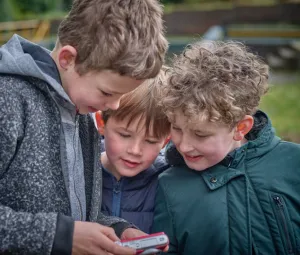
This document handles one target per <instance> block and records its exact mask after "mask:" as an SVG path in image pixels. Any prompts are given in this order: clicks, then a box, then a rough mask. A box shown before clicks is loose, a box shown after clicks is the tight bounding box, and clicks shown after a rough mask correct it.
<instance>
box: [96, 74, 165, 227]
mask: <svg viewBox="0 0 300 255" xmlns="http://www.w3.org/2000/svg"><path fill="white" fill-rule="evenodd" d="M163 79H164V74H163V71H162V73H161V75H160V76H159V77H158V78H156V79H153V80H149V81H147V82H145V83H144V84H142V85H141V86H139V87H138V88H137V89H135V90H134V91H132V92H130V93H128V94H126V95H124V96H123V97H122V99H121V101H120V107H119V108H118V110H115V111H112V110H107V111H104V112H103V113H102V119H103V124H104V126H103V127H101V123H102V122H101V121H98V123H99V125H98V128H99V130H102V129H103V131H101V133H102V134H103V135H104V136H105V139H104V141H105V142H104V143H105V144H104V146H105V151H104V152H103V153H102V154H101V163H102V167H103V170H104V171H103V172H102V174H103V190H102V212H103V213H104V214H106V215H111V216H117V217H121V218H123V219H126V220H128V221H129V222H132V223H133V224H135V225H136V226H137V227H138V228H139V229H141V230H142V231H144V232H146V233H150V230H151V226H152V222H153V211H154V198H155V193H156V188H157V178H158V175H159V174H160V173H161V172H162V171H164V170H165V169H167V167H168V165H167V164H166V162H165V160H164V155H163V153H162V152H161V153H160V151H161V149H162V147H163V145H164V143H165V141H166V139H167V137H168V135H169V133H170V123H169V121H168V119H167V117H166V115H164V114H163V112H162V109H161V107H160V106H158V105H157V103H156V102H155V98H156V97H157V95H156V91H157V86H160V83H161V82H162V80H163ZM96 114H100V113H99V112H97V113H96ZM98 120H99V118H98Z"/></svg>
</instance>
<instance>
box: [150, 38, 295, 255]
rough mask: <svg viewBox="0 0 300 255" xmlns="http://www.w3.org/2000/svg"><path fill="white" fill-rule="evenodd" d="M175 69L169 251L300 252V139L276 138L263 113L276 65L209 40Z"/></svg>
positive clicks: (160, 204)
mask: <svg viewBox="0 0 300 255" xmlns="http://www.w3.org/2000/svg"><path fill="white" fill-rule="evenodd" d="M169 74H170V78H169V81H168V84H167V85H166V86H165V88H164V93H163V95H164V97H163V98H162V103H163V105H164V107H165V110H166V113H167V115H168V117H169V119H170V121H171V139H172V142H173V143H174V145H175V147H173V146H169V148H168V150H167V158H168V159H169V163H170V164H171V165H173V166H172V167H171V169H169V170H167V171H165V172H164V173H163V174H162V175H161V176H160V179H159V188H158V194H157V200H156V207H155V216H154V231H164V232H166V233H167V234H168V236H169V238H170V249H169V253H170V254H189V255H192V254H197V255H202V254H203V255H204V254H231V255H232V254H297V253H299V251H300V250H299V247H300V246H299V244H300V241H299V240H300V224H299V223H300V214H299V208H300V196H299V193H300V186H299V185H298V184H299V183H300V173H299V168H300V146H299V145H298V144H294V143H290V142H285V141H282V140H280V138H278V137H276V136H275V134H274V129H273V128H272V125H271V121H270V119H269V118H268V116H267V115H266V114H265V113H263V112H262V111H259V110H258V106H259V102H260V98H261V97H262V96H263V94H265V92H266V91H267V89H268V76H269V70H268V66H267V65H266V64H265V63H263V61H261V60H260V58H259V57H258V56H256V55H254V54H252V53H251V52H250V51H248V50H247V48H246V47H245V46H243V45H242V44H240V43H234V42H202V43H195V44H192V45H191V46H190V47H188V48H187V49H186V50H185V51H184V53H182V54H181V55H180V56H178V57H177V58H176V59H175V61H174V63H173V69H172V70H170V73H169ZM178 152H179V153H178Z"/></svg>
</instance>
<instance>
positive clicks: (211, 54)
mask: <svg viewBox="0 0 300 255" xmlns="http://www.w3.org/2000/svg"><path fill="white" fill-rule="evenodd" d="M168 73H169V79H168V82H167V84H166V85H165V86H164V88H163V93H162V94H163V97H162V98H161V100H162V102H161V103H162V104H163V106H164V109H165V111H166V114H167V115H168V117H169V118H170V120H171V121H172V118H174V111H175V110H181V111H182V113H183V114H184V115H185V116H186V117H188V119H189V120H191V121H193V120H195V121H197V120H199V119H201V120H207V121H210V122H222V123H224V124H227V125H232V126H233V125H235V124H236V123H237V122H238V121H240V120H241V119H242V118H243V117H244V116H245V115H247V114H249V115H252V114H254V112H255V111H256V110H257V107H258V105H259V102H260V98H261V96H262V95H263V94H265V93H266V91H267V90H268V77H269V68H268V66H267V65H266V64H265V63H264V62H263V61H262V60H261V59H260V58H259V57H258V56H257V55H255V54H253V53H251V52H250V51H248V49H247V48H246V46H244V45H243V44H242V43H238V42H213V41H204V42H200V43H194V44H191V45H189V46H188V47H187V48H186V49H185V50H184V52H183V53H182V54H180V55H179V56H175V58H174V60H173V65H172V68H171V69H169V71H168Z"/></svg>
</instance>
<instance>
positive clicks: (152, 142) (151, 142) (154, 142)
mask: <svg viewBox="0 0 300 255" xmlns="http://www.w3.org/2000/svg"><path fill="white" fill-rule="evenodd" d="M146 142H147V143H149V144H156V143H157V141H150V140H146Z"/></svg>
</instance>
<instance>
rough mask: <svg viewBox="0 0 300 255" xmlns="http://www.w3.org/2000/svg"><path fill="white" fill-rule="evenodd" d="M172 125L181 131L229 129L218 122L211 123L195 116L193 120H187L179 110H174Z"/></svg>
mask: <svg viewBox="0 0 300 255" xmlns="http://www.w3.org/2000/svg"><path fill="white" fill-rule="evenodd" d="M172 123H173V124H174V125H177V126H179V127H180V128H182V129H190V130H194V131H197V130H198V131H206V132H214V131H218V130H220V129H229V127H228V126H226V125H225V124H223V123H220V122H218V123H215V122H211V121H208V120H206V119H203V118H201V117H197V116H195V117H194V118H188V117H187V116H185V115H184V114H183V112H182V111H179V110H176V111H175V112H174V119H173V121H172Z"/></svg>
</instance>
